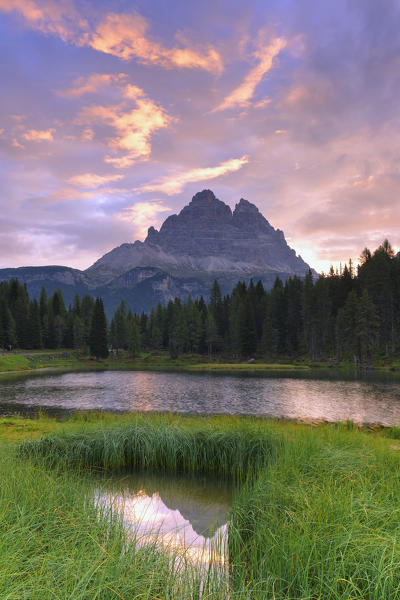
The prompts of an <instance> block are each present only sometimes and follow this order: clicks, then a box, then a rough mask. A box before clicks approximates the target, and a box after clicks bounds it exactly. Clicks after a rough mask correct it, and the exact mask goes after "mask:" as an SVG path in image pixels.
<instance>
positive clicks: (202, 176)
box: [136, 156, 249, 195]
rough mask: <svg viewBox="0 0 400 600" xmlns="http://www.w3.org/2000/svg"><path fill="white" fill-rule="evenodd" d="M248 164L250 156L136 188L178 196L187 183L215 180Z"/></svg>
mask: <svg viewBox="0 0 400 600" xmlns="http://www.w3.org/2000/svg"><path fill="white" fill-rule="evenodd" d="M248 162H249V158H248V156H242V157H241V158H231V159H230V160H227V161H225V162H222V163H220V164H219V165H217V166H216V167H205V168H200V169H191V170H189V171H186V172H185V173H175V174H174V175H171V176H168V177H163V178H162V179H160V180H158V181H155V182H153V183H149V184H146V185H142V186H140V187H138V188H136V191H140V192H163V193H164V194H168V195H172V194H178V193H179V192H181V191H182V189H183V188H184V186H185V185H186V184H187V183H194V182H196V181H205V180H208V179H215V178H217V177H221V175H226V174H227V173H233V172H234V171H238V170H239V169H241V168H242V167H243V165H245V164H247V163H248Z"/></svg>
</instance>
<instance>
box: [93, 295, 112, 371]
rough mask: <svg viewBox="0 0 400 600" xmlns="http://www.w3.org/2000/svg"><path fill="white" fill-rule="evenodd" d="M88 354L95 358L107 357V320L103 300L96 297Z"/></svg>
mask: <svg viewBox="0 0 400 600" xmlns="http://www.w3.org/2000/svg"><path fill="white" fill-rule="evenodd" d="M89 348H90V354H91V355H92V356H95V357H96V358H97V359H100V358H107V356H108V346H107V320H106V315H105V313H104V306H103V301H102V299H101V298H96V301H95V304H94V311H93V317H92V324H91V328H90V337H89Z"/></svg>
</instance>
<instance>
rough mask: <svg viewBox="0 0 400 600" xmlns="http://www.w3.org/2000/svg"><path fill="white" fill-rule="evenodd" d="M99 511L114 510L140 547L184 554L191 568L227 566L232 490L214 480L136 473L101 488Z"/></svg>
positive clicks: (107, 482)
mask: <svg viewBox="0 0 400 600" xmlns="http://www.w3.org/2000/svg"><path fill="white" fill-rule="evenodd" d="M101 483H102V485H101V487H99V490H98V492H97V498H96V499H97V503H98V505H99V508H100V509H102V508H106V509H112V510H113V511H114V512H115V511H117V512H118V513H119V514H120V516H121V517H122V520H123V524H124V527H125V528H126V530H127V531H128V533H129V534H131V535H132V536H133V537H134V538H135V540H136V543H137V544H139V545H148V544H150V545H151V544H156V545H157V546H163V547H165V548H168V549H169V550H172V551H173V552H176V553H177V554H178V555H179V554H180V553H181V552H182V551H184V555H185V559H190V560H191V561H193V563H196V564H204V565H208V564H209V563H210V560H211V558H212V559H213V561H214V563H216V564H219V565H221V566H222V565H224V563H225V559H226V553H227V552H226V542H227V521H228V515H229V511H230V509H231V507H232V495H233V489H232V486H231V485H230V484H229V483H228V482H222V481H219V480H216V479H213V478H210V477H207V478H206V477H196V478H190V477H185V476H183V475H160V474H152V473H142V474H140V473H135V474H128V475H125V476H123V477H113V478H110V479H107V480H106V481H103V482H101Z"/></svg>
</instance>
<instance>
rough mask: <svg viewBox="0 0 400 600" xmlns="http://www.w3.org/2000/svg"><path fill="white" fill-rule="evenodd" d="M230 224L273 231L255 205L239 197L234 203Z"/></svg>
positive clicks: (256, 229) (243, 227)
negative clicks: (237, 201)
mask: <svg viewBox="0 0 400 600" xmlns="http://www.w3.org/2000/svg"><path fill="white" fill-rule="evenodd" d="M232 224H233V225H235V226H236V227H238V228H239V229H245V230H247V231H254V232H260V233H261V232H264V233H268V234H271V233H275V230H274V228H273V227H271V225H270V224H269V223H268V221H267V219H266V218H265V217H264V216H263V215H262V214H261V213H260V211H259V210H258V208H257V206H256V205H255V204H252V203H251V202H249V201H248V200H245V199H244V198H241V199H240V201H239V203H238V204H236V206H235V210H234V211H233V215H232Z"/></svg>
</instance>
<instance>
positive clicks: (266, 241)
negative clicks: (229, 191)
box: [87, 190, 309, 282]
mask: <svg viewBox="0 0 400 600" xmlns="http://www.w3.org/2000/svg"><path fill="white" fill-rule="evenodd" d="M139 266H140V267H150V266H151V267H157V268H159V269H163V270H166V271H168V272H170V273H173V274H174V275H189V274H190V273H192V274H193V275H194V274H195V273H199V272H202V273H204V274H208V275H209V276H212V275H214V276H217V277H218V276H221V275H224V276H232V277H233V276H235V275H236V278H239V277H243V276H245V277H249V276H252V274H254V275H255V274H257V275H258V276H260V274H262V273H265V274H270V273H272V272H274V273H275V272H276V273H282V274H284V275H286V276H288V275H299V276H304V275H305V273H306V272H307V270H308V269H309V266H308V265H307V264H306V263H305V262H304V261H303V259H302V258H301V257H300V256H297V255H296V252H295V251H294V250H292V249H291V248H290V247H289V246H288V244H287V243H286V240H285V237H284V235H283V232H282V231H280V230H279V229H274V228H273V227H272V226H271V225H270V224H269V223H268V221H267V219H265V217H264V216H263V215H262V214H261V213H260V211H259V210H258V208H257V207H256V206H255V205H254V204H251V203H250V202H248V201H247V200H244V199H243V198H242V199H241V200H240V202H239V203H238V204H237V205H236V207H235V210H234V211H233V212H232V211H231V209H230V207H229V206H228V205H227V204H225V203H224V202H222V201H221V200H218V199H217V198H216V197H215V195H214V193H213V192H212V191H211V190H203V191H202V192H199V193H198V194H196V195H195V196H194V197H193V199H192V201H191V202H190V204H189V205H188V206H185V207H184V208H183V209H182V210H181V212H180V213H179V214H178V215H172V216H170V217H168V218H167V219H166V220H165V222H164V223H163V225H162V227H161V228H160V231H157V229H155V228H154V227H150V229H149V230H148V235H147V238H146V239H145V241H144V242H138V241H137V242H135V243H134V244H122V246H119V247H118V248H114V250H112V251H111V252H109V253H108V254H106V255H105V256H103V257H102V258H101V259H99V260H98V261H97V262H96V263H95V264H94V265H93V266H92V267H90V268H89V269H88V271H87V274H88V275H89V276H90V277H97V278H101V279H102V281H104V282H106V281H107V278H110V279H111V278H113V277H115V276H116V275H119V274H122V273H123V272H125V271H126V270H127V269H132V268H135V267H139Z"/></svg>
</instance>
